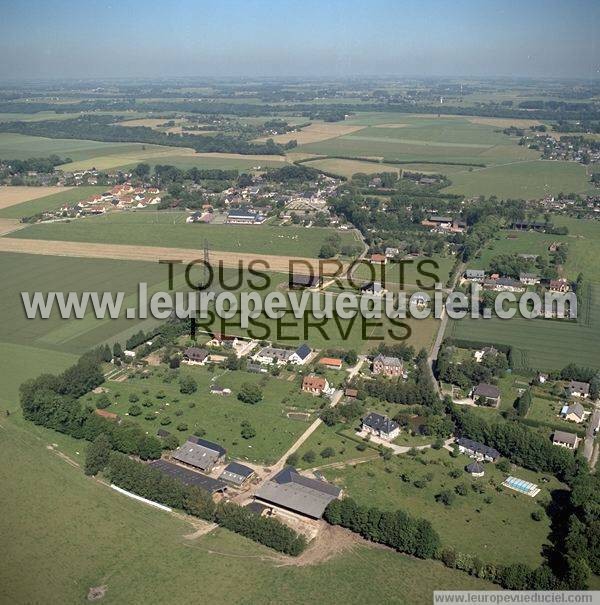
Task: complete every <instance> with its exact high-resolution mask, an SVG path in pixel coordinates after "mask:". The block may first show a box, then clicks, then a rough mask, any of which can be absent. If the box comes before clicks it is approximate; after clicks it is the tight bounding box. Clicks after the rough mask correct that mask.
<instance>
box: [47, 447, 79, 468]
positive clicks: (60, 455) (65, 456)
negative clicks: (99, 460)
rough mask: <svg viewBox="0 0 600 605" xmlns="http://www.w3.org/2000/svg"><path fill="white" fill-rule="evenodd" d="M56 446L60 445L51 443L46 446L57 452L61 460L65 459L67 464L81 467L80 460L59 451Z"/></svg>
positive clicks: (54, 452)
mask: <svg viewBox="0 0 600 605" xmlns="http://www.w3.org/2000/svg"><path fill="white" fill-rule="evenodd" d="M56 447H58V446H56V444H49V445H47V446H46V449H47V450H50V451H51V452H52V453H53V454H56V455H57V456H58V457H59V458H60V459H61V460H64V461H65V462H66V463H67V464H70V465H71V466H72V467H74V468H81V467H80V465H79V463H78V462H75V460H73V458H69V456H67V455H66V454H63V453H62V452H59V451H58V450H57V449H56Z"/></svg>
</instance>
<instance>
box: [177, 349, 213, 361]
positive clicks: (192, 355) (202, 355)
mask: <svg viewBox="0 0 600 605" xmlns="http://www.w3.org/2000/svg"><path fill="white" fill-rule="evenodd" d="M207 357H208V351H207V350H206V349H200V348H198V347H188V348H187V349H185V350H184V352H183V361H184V362H185V363H189V364H197V365H202V364H204V363H205V362H206V359H207Z"/></svg>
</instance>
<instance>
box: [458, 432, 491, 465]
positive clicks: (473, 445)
mask: <svg viewBox="0 0 600 605" xmlns="http://www.w3.org/2000/svg"><path fill="white" fill-rule="evenodd" d="M456 444H457V445H458V451H459V452H461V453H462V454H467V455H468V456H471V457H472V458H481V459H483V460H487V461H488V462H496V460H498V458H500V452H499V451H498V450H496V449H494V448H493V447H489V446H488V445H485V444H484V443H479V441H473V439H468V438H467V437H460V438H458V439H457V440H456Z"/></svg>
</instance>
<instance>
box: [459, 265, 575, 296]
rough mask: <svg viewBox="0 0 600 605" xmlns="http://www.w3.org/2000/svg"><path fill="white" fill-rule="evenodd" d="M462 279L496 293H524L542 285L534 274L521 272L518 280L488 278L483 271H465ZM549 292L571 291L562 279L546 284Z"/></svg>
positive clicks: (494, 274)
mask: <svg viewBox="0 0 600 605" xmlns="http://www.w3.org/2000/svg"><path fill="white" fill-rule="evenodd" d="M464 279H465V280H467V281H471V282H477V283H480V284H482V286H483V287H484V288H485V289H486V290H494V291H497V292H501V291H504V292H524V291H525V289H526V286H535V285H537V284H540V283H542V279H541V278H540V276H539V275H537V274H536V273H527V272H521V273H520V274H519V279H518V280H517V279H513V278H512V277H502V276H500V275H499V274H498V273H492V274H491V275H490V276H489V277H488V276H486V272H485V271H484V270H483V269H467V270H466V271H465V274H464ZM547 286H548V289H549V290H550V292H558V293H566V292H569V291H570V289H571V284H570V282H569V281H568V280H566V279H564V278H559V279H552V280H549V281H548V282H547Z"/></svg>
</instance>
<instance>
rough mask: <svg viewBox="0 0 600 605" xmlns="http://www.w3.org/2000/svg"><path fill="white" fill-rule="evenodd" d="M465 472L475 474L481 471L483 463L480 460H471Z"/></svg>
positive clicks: (482, 470)
mask: <svg viewBox="0 0 600 605" xmlns="http://www.w3.org/2000/svg"><path fill="white" fill-rule="evenodd" d="M467 472H469V473H476V474H477V473H483V472H484V468H483V464H481V462H479V461H478V460H474V461H473V462H471V464H468V465H467Z"/></svg>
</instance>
